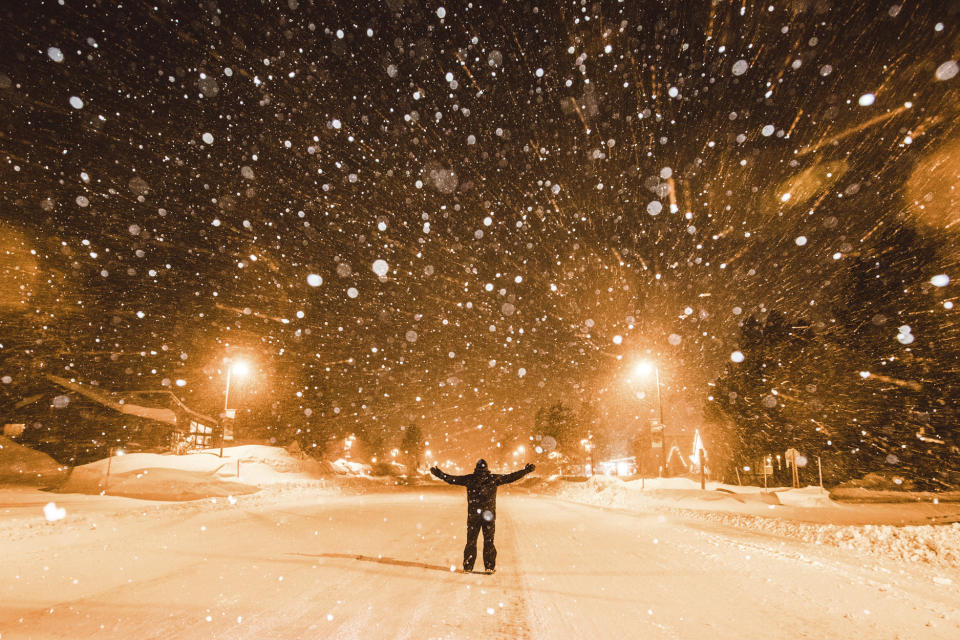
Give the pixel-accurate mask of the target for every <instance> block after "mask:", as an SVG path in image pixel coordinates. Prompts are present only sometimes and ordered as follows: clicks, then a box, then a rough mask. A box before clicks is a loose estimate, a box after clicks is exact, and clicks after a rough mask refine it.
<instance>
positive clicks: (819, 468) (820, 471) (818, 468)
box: [817, 456, 823, 491]
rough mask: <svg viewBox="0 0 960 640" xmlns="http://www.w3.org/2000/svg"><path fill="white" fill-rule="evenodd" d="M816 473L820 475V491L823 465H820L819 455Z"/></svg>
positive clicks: (821, 489)
mask: <svg viewBox="0 0 960 640" xmlns="http://www.w3.org/2000/svg"><path fill="white" fill-rule="evenodd" d="M817 475H819V476H820V491H823V467H821V466H820V456H817Z"/></svg>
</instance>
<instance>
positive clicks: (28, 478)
mask: <svg viewBox="0 0 960 640" xmlns="http://www.w3.org/2000/svg"><path fill="white" fill-rule="evenodd" d="M67 472H68V470H67V467H63V466H61V465H59V464H57V461H56V460H54V459H53V458H51V457H50V456H48V455H47V454H45V453H42V452H40V451H35V450H34V449H31V448H29V447H25V446H23V445H22V444H18V443H17V442H14V441H13V440H11V439H10V438H7V437H4V436H0V484H30V485H37V486H40V487H44V488H47V487H53V486H56V485H58V484H60V483H61V482H63V480H64V478H66V477H67Z"/></svg>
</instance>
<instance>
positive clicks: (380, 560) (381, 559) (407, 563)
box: [288, 553, 451, 573]
mask: <svg viewBox="0 0 960 640" xmlns="http://www.w3.org/2000/svg"><path fill="white" fill-rule="evenodd" d="M288 555H292V556H302V557H306V558H341V559H343V560H360V561H361V562H375V563H377V564H392V565H394V566H397V567H417V568H419V569H429V570H430V571H443V572H444V573H451V571H450V567H444V566H441V565H439V564H427V563H426V562H413V561H412V560H398V559H397V558H388V557H386V556H378V557H374V556H364V555H360V554H358V553H290V554H288Z"/></svg>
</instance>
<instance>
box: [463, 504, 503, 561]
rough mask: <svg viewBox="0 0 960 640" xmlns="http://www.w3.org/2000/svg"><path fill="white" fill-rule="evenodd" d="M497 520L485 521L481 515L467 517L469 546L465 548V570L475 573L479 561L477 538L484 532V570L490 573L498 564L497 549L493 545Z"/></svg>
mask: <svg viewBox="0 0 960 640" xmlns="http://www.w3.org/2000/svg"><path fill="white" fill-rule="evenodd" d="M496 524H497V521H496V518H495V517H494V518H490V520H485V519H484V517H483V516H482V515H481V514H479V513H478V514H476V515H472V514H471V515H469V516H467V546H465V547H464V548H463V569H464V570H465V571H473V563H474V562H475V561H476V559H477V536H479V535H480V530H481V529H482V530H483V568H484V569H486V570H487V571H490V570H492V569H494V568H495V567H496V564H497V548H496V547H495V546H494V545H493V534H494V531H495V530H496Z"/></svg>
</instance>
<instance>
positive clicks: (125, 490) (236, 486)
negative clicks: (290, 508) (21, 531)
mask: <svg viewBox="0 0 960 640" xmlns="http://www.w3.org/2000/svg"><path fill="white" fill-rule="evenodd" d="M259 490H260V489H259V488H258V487H254V486H252V485H249V484H243V483H240V482H231V481H229V480H223V479H222V478H219V477H217V476H216V475H215V473H202V472H198V471H185V470H183V469H165V468H162V467H154V468H152V469H138V470H137V471H126V472H124V473H118V474H112V475H111V476H110V477H109V478H106V477H104V478H100V477H91V476H89V475H84V474H80V475H79V476H78V477H76V478H75V477H73V476H72V475H71V477H70V479H69V480H67V482H66V483H65V484H64V485H63V486H62V487H60V489H59V490H58V491H59V492H61V493H103V494H105V495H111V496H120V497H124V498H138V499H140V500H171V501H183V500H199V499H200V498H220V497H228V496H236V495H244V494H248V493H256V492H257V491H259Z"/></svg>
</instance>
